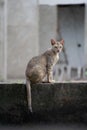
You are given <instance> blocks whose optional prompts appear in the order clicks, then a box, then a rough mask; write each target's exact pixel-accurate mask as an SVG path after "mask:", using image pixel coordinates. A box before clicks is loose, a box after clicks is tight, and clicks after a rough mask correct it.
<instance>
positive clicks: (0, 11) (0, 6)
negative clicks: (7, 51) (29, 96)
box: [0, 0, 4, 80]
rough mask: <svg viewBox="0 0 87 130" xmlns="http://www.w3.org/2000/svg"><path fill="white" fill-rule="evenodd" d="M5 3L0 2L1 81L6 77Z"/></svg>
mask: <svg viewBox="0 0 87 130" xmlns="http://www.w3.org/2000/svg"><path fill="white" fill-rule="evenodd" d="M3 50H4V1H3V0H1V1H0V80H2V79H3V77H4V74H3V73H4V67H3V66H4V60H3V59H4V51H3Z"/></svg>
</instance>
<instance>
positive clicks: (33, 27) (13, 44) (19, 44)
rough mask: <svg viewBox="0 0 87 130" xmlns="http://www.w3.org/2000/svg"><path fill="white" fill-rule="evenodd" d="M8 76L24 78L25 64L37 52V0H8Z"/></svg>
mask: <svg viewBox="0 0 87 130" xmlns="http://www.w3.org/2000/svg"><path fill="white" fill-rule="evenodd" d="M7 24H8V25H7V29H8V30H7V31H8V48H7V50H8V59H7V74H8V75H7V76H8V78H24V74H25V68H26V64H27V62H28V61H29V59H30V58H31V57H32V56H34V55H37V54H38V48H39V46H38V5H37V0H33V1H32V0H8V23H7Z"/></svg>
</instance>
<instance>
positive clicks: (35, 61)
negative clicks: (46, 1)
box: [25, 39, 64, 112]
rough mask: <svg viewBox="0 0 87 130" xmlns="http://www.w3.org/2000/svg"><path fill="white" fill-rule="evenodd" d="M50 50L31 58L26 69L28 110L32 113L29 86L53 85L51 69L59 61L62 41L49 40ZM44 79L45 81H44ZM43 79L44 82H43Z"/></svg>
mask: <svg viewBox="0 0 87 130" xmlns="http://www.w3.org/2000/svg"><path fill="white" fill-rule="evenodd" d="M51 45H52V48H51V49H49V50H47V51H46V52H45V53H43V54H41V55H39V56H36V57H33V58H32V59H31V60H30V61H29V63H28V65H27V68H26V72H25V75H26V88H27V100H28V108H29V110H30V112H32V102H31V100H32V99H31V87H30V84H35V83H41V82H48V83H53V82H55V81H54V80H53V67H54V65H55V64H56V63H57V61H58V60H59V53H60V52H61V51H62V49H63V45H64V40H63V39H62V40H60V41H56V40H54V39H51ZM45 78H46V79H45ZM44 79H45V80H44Z"/></svg>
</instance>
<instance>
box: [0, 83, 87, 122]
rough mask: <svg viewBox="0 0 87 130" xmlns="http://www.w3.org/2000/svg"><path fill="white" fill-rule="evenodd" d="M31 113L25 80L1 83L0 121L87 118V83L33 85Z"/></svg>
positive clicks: (85, 119) (55, 120) (81, 119)
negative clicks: (22, 81) (18, 82)
mask: <svg viewBox="0 0 87 130" xmlns="http://www.w3.org/2000/svg"><path fill="white" fill-rule="evenodd" d="M31 90H32V107H33V113H32V114H31V113H30V112H29V111H28V108H27V96H26V87H25V85H24V84H0V122H3V123H4V122H10V123H19V122H20V123H21V122H33V121H35V122H37V121H46V122H47V121H52V122H59V121H64V122H66V121H69V122H72V121H81V122H87V83H55V84H47V83H46V84H35V85H32V89H31Z"/></svg>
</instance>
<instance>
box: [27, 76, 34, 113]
mask: <svg viewBox="0 0 87 130" xmlns="http://www.w3.org/2000/svg"><path fill="white" fill-rule="evenodd" d="M26 89H27V102H28V109H29V110H30V112H33V111H32V98H31V86H30V80H29V79H28V78H26Z"/></svg>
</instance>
